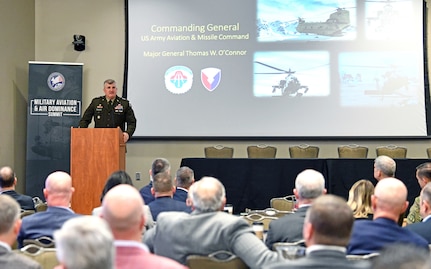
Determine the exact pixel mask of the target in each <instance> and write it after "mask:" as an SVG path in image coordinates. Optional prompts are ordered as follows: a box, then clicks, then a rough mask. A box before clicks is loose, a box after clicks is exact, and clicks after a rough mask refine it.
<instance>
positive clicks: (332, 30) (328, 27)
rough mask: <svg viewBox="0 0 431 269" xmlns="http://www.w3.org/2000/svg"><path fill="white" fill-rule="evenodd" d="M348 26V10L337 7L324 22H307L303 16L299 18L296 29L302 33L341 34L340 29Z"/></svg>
mask: <svg viewBox="0 0 431 269" xmlns="http://www.w3.org/2000/svg"><path fill="white" fill-rule="evenodd" d="M349 26H350V12H349V11H348V10H346V9H344V8H337V10H336V11H335V12H333V13H331V14H330V15H329V19H327V20H326V21H324V22H307V21H305V20H304V19H303V18H299V19H298V25H297V26H296V30H297V31H298V33H304V34H316V35H323V36H342V35H343V33H342V31H343V30H344V29H346V28H347V27H349Z"/></svg>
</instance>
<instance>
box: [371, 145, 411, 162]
mask: <svg viewBox="0 0 431 269" xmlns="http://www.w3.org/2000/svg"><path fill="white" fill-rule="evenodd" d="M376 154H377V156H380V155H386V156H388V157H391V158H393V159H405V158H406V157H407V148H405V147H399V146H397V145H387V146H383V147H377V148H376Z"/></svg>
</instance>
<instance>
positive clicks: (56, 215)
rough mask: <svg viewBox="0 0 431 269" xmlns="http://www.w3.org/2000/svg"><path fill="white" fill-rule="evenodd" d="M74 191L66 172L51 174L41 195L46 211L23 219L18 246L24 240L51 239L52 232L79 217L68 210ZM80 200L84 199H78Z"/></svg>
mask: <svg viewBox="0 0 431 269" xmlns="http://www.w3.org/2000/svg"><path fill="white" fill-rule="evenodd" d="M74 191H75V189H74V188H73V187H72V178H71V177H70V175H69V174H68V173H66V172H62V171H57V172H53V173H51V174H50V175H49V176H48V177H47V178H46V180H45V188H44V189H43V195H44V196H45V199H46V202H47V205H48V209H47V210H46V211H43V212H37V213H35V214H32V215H30V216H27V217H25V218H23V220H22V226H21V229H20V231H19V235H18V246H19V247H22V246H23V241H24V239H35V238H39V237H42V236H47V237H50V238H53V232H54V231H55V230H58V229H60V228H61V226H62V225H63V223H64V222H66V221H67V220H69V219H71V218H74V217H77V216H79V215H78V214H75V212H73V211H72V210H71V209H70V208H69V205H70V201H71V199H72V194H73V192H74ZM80 199H85V198H84V197H80Z"/></svg>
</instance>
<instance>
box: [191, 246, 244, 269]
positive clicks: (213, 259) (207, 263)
mask: <svg viewBox="0 0 431 269" xmlns="http://www.w3.org/2000/svg"><path fill="white" fill-rule="evenodd" d="M186 265H187V266H188V267H189V268H190V269H203V268H205V269H248V268H249V267H248V266H247V265H246V264H245V263H244V262H243V261H242V260H241V259H240V258H239V257H237V256H235V255H234V254H232V253H231V252H228V251H224V250H220V251H217V252H214V253H211V254H209V255H207V256H203V255H189V256H187V259H186Z"/></svg>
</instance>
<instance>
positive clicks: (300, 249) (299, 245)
mask: <svg viewBox="0 0 431 269" xmlns="http://www.w3.org/2000/svg"><path fill="white" fill-rule="evenodd" d="M272 249H273V250H274V251H277V253H278V254H279V255H280V257H283V258H285V259H288V260H294V259H298V258H300V257H303V256H305V249H306V248H305V241H304V240H299V241H297V242H292V243H289V242H276V243H274V244H273V245H272Z"/></svg>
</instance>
